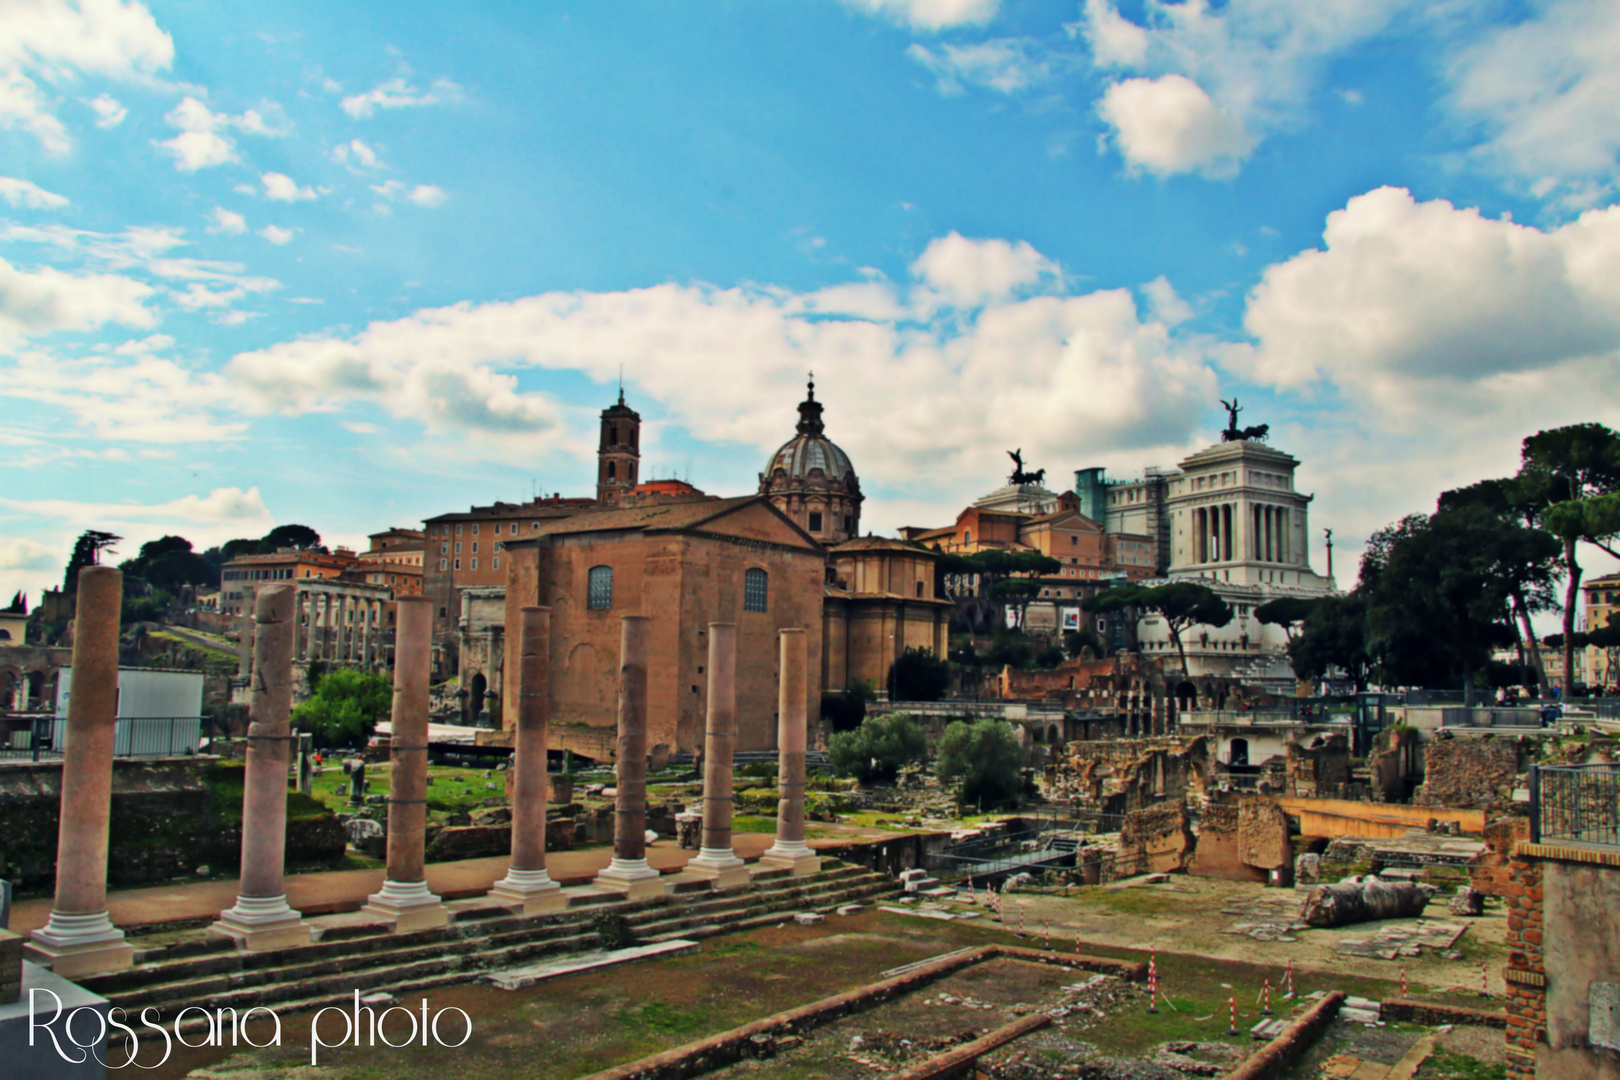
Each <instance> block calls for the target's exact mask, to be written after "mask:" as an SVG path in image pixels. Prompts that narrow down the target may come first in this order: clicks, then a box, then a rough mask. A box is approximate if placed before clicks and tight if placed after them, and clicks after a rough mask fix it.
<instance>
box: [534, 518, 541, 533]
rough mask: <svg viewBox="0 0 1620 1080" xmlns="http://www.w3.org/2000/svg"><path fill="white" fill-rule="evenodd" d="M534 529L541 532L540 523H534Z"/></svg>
mask: <svg viewBox="0 0 1620 1080" xmlns="http://www.w3.org/2000/svg"><path fill="white" fill-rule="evenodd" d="M534 528H535V531H536V532H538V531H539V530H540V523H539V522H538V521H537V522H535V523H534Z"/></svg>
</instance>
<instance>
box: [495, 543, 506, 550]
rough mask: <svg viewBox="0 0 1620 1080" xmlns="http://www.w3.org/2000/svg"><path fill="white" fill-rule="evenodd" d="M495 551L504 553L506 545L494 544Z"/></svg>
mask: <svg viewBox="0 0 1620 1080" xmlns="http://www.w3.org/2000/svg"><path fill="white" fill-rule="evenodd" d="M495 550H496V551H505V550H506V545H505V544H496V545H495Z"/></svg>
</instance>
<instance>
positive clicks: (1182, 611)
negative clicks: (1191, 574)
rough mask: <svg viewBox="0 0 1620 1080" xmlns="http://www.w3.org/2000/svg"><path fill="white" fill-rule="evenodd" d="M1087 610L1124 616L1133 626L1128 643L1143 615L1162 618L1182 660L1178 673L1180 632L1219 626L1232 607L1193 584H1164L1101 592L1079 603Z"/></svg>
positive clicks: (1182, 650) (1184, 668)
mask: <svg viewBox="0 0 1620 1080" xmlns="http://www.w3.org/2000/svg"><path fill="white" fill-rule="evenodd" d="M1080 606H1081V607H1082V608H1084V609H1085V610H1087V611H1094V612H1098V613H1099V614H1100V613H1104V612H1113V613H1120V614H1123V615H1124V616H1125V617H1126V618H1127V619H1129V620H1130V622H1131V623H1132V624H1133V625H1132V626H1131V640H1132V643H1133V644H1134V642H1135V639H1136V634H1135V627H1134V623H1135V621H1136V619H1138V618H1140V617H1141V615H1143V614H1155V615H1158V616H1159V617H1160V618H1162V619H1164V623H1165V626H1166V627H1168V628H1169V630H1170V640H1171V642H1173V643H1174V644H1175V646H1176V655H1178V656H1180V657H1181V670H1182V671H1183V672H1184V673H1185V672H1186V671H1187V648H1186V645H1185V644H1184V643H1183V642H1182V640H1181V635H1182V633H1183V632H1185V631H1187V630H1190V629H1191V628H1192V627H1194V626H1214V627H1221V626H1225V625H1226V624H1227V623H1230V622H1231V621H1232V617H1233V614H1234V612H1233V611H1232V606H1231V605H1230V604H1228V603H1227V602H1226V601H1225V600H1222V599H1221V598H1220V596H1219V595H1218V594H1217V593H1216V592H1215V590H1214V589H1211V588H1210V587H1209V586H1208V585H1200V584H1198V583H1197V582H1195V581H1172V582H1170V583H1169V584H1167V585H1125V586H1115V587H1114V588H1112V589H1104V590H1102V591H1101V592H1099V593H1097V594H1096V595H1094V596H1092V597H1089V598H1088V599H1086V600H1084V601H1082V602H1081V604H1080Z"/></svg>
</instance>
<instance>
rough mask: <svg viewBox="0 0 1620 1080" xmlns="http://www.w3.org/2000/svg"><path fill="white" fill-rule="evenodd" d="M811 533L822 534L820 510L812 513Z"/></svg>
mask: <svg viewBox="0 0 1620 1080" xmlns="http://www.w3.org/2000/svg"><path fill="white" fill-rule="evenodd" d="M810 531H811V532H820V531H821V511H820V510H812V511H810Z"/></svg>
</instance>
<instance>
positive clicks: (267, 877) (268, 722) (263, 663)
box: [213, 585, 310, 952]
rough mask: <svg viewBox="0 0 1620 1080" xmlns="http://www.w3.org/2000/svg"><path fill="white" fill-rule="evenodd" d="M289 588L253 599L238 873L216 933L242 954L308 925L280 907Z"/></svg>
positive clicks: (302, 939)
mask: <svg viewBox="0 0 1620 1080" xmlns="http://www.w3.org/2000/svg"><path fill="white" fill-rule="evenodd" d="M293 597H294V586H291V585H270V586H267V587H266V588H263V589H260V590H259V595H258V597H257V599H256V600H255V601H254V604H253V607H254V612H253V616H254V621H255V623H257V629H256V633H255V634H254V637H253V698H252V701H251V702H250V704H249V705H248V709H249V712H248V737H247V744H248V745H247V765H246V768H245V769H244V773H245V783H244V788H243V792H242V879H241V885H240V887H239V889H238V892H237V897H236V906H235V907H233V908H231V909H230V910H228V911H225V912H222V913H221V914H220V916H219V921H218V922H216V923H214V925H213V930H214V932H215V933H218V934H224V935H225V936H227V937H231V938H234V939H235V940H236V945H237V948H238V949H240V950H242V951H244V952H260V951H263V950H266V949H285V948H289V947H291V946H294V945H308V944H309V935H310V926H309V924H308V923H306V922H305V921H304V920H303V917H302V916H300V915H299V914H298V912H296V911H294V910H293V909H292V908H290V907H288V906H287V890H286V889H285V888H284V886H283V882H282V870H283V867H284V866H285V862H286V854H287V766H288V762H289V760H290V759H291V751H292V742H293V740H295V739H296V738H297V736H295V735H293V734H292V729H291V728H290V727H289V725H288V720H287V718H288V714H289V713H290V712H291V711H292V639H293Z"/></svg>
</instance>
